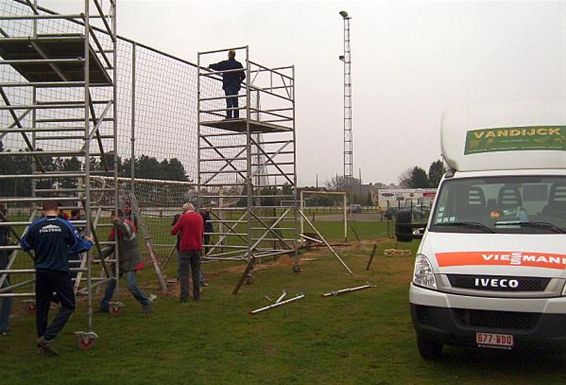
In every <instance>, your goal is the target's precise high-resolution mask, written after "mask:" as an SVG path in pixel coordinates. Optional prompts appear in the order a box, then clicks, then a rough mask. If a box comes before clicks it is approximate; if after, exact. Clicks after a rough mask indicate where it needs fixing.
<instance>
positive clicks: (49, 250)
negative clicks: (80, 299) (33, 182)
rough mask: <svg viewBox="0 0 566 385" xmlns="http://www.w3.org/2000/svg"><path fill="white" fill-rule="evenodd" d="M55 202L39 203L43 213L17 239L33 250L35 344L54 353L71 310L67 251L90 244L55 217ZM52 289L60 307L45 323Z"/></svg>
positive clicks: (72, 307) (84, 249)
mask: <svg viewBox="0 0 566 385" xmlns="http://www.w3.org/2000/svg"><path fill="white" fill-rule="evenodd" d="M58 214H59V206H58V205H57V203H56V202H54V201H46V202H44V203H43V217H42V218H40V219H38V220H36V221H35V222H33V223H32V224H31V225H30V227H29V228H28V231H27V232H26V233H25V235H24V236H23V237H22V239H21V242H20V244H21V246H22V249H24V250H25V251H28V250H31V249H33V251H34V254H35V300H36V327H37V336H38V340H37V347H38V348H39V351H40V352H46V353H51V354H53V355H57V354H58V353H57V351H56V350H55V349H54V348H53V346H52V345H51V343H52V341H53V339H54V338H55V337H56V336H57V334H58V333H59V332H60V331H61V329H63V327H64V326H65V324H66V323H67V320H68V319H69V317H70V316H71V314H73V311H74V310H75V294H74V292H73V285H72V283H71V275H70V272H69V261H68V256H69V252H72V253H81V252H84V251H87V250H89V249H90V248H91V247H92V241H91V240H90V239H85V238H84V237H82V236H81V235H80V234H79V232H78V231H77V229H76V228H75V227H74V226H73V225H72V224H71V223H70V222H68V221H67V220H65V219H62V218H58V217H57V215H58ZM53 292H55V293H56V294H57V296H58V298H59V300H60V302H61V309H60V310H59V312H58V313H57V315H56V316H55V319H54V320H53V322H51V324H50V325H49V326H47V321H48V316H49V306H50V303H51V298H52V294H53Z"/></svg>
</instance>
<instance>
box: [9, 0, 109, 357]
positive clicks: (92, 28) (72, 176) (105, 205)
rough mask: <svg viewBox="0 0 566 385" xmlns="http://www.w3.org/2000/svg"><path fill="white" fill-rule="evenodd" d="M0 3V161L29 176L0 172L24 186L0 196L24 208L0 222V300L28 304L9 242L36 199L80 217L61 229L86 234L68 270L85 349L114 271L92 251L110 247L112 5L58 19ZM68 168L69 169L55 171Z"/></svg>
mask: <svg viewBox="0 0 566 385" xmlns="http://www.w3.org/2000/svg"><path fill="white" fill-rule="evenodd" d="M3 3H4V4H3V7H2V14H1V15H0V34H1V37H0V57H1V61H0V74H1V75H0V76H1V78H0V97H1V99H2V102H3V104H2V105H0V113H2V114H4V115H3V119H2V125H1V126H0V140H1V141H2V142H3V146H0V147H3V148H0V162H11V163H10V164H12V163H13V164H14V165H16V164H22V162H23V163H25V162H26V161H27V162H30V163H31V169H30V170H29V172H24V171H23V169H21V168H20V169H18V168H17V167H16V166H14V167H12V170H13V171H12V173H7V174H6V173H5V174H2V175H0V183H9V182H10V181H14V180H17V181H23V183H28V184H30V186H31V188H30V189H29V191H30V193H29V194H27V193H26V194H16V191H14V196H12V197H6V196H4V197H0V201H1V202H3V203H5V204H7V205H8V207H13V208H22V207H29V211H28V212H29V213H30V215H29V217H27V218H18V217H15V218H4V221H0V226H3V227H9V228H10V229H11V230H10V231H11V232H12V234H13V236H12V238H15V240H17V241H18V242H14V244H12V245H4V246H0V251H7V252H9V263H8V267H7V268H6V269H4V270H0V283H4V282H7V280H8V279H10V281H11V284H10V285H8V286H7V287H2V286H0V287H2V289H0V296H4V297H5V296H12V297H20V298H33V297H34V290H33V284H34V278H33V277H34V276H33V274H34V269H33V263H32V260H31V258H30V256H28V255H27V254H25V253H22V252H21V248H20V245H19V235H21V234H23V233H25V231H26V230H27V227H28V226H29V225H30V224H31V223H32V222H33V221H34V219H36V218H38V217H39V215H40V208H41V204H42V202H44V201H48V200H55V201H57V202H58V203H59V205H60V209H62V210H72V209H75V210H76V209H79V210H81V212H82V213H84V215H83V216H82V219H80V220H72V221H71V222H72V223H73V224H74V225H75V226H77V227H78V228H79V229H82V230H83V231H84V234H86V235H92V236H93V237H94V240H95V245H96V247H95V248H93V250H91V251H90V252H88V253H85V255H83V256H82V258H81V260H80V265H79V266H77V267H74V268H72V269H71V271H72V272H74V274H73V275H75V278H74V287H75V292H76V294H77V295H83V296H85V297H86V302H87V320H88V321H87V322H88V325H87V328H86V330H85V331H81V332H77V334H78V336H79V344H80V346H81V347H82V348H90V347H92V346H93V344H94V341H95V338H96V334H95V333H94V326H93V311H92V310H93V308H92V305H93V291H94V289H95V287H97V286H100V285H102V284H104V283H105V282H107V281H108V280H110V279H114V278H112V276H114V277H116V276H117V273H118V263H117V260H118V256H117V254H116V256H115V257H114V258H112V259H107V260H106V261H105V260H101V259H100V257H99V256H100V251H101V250H100V249H101V248H102V247H104V246H107V245H108V246H109V245H113V246H115V244H114V242H112V241H105V240H103V235H106V234H107V233H108V230H109V229H110V228H111V227H112V224H111V223H110V221H109V220H108V211H110V210H116V209H117V179H116V178H117V174H116V167H115V165H116V161H117V158H116V153H117V151H116V148H117V121H116V120H117V119H116V117H117V108H116V52H117V51H116V4H115V1H113V0H111V1H109V2H106V3H104V6H103V3H101V2H100V1H99V0H84V10H82V11H81V12H80V13H76V14H67V15H60V14H56V13H54V12H52V11H49V10H47V9H45V8H41V7H39V6H38V4H37V0H35V1H30V0H26V1H20V0H12V1H6V0H3ZM73 162H74V164H75V167H60V166H61V165H65V164H72V163H73ZM5 164H6V165H7V164H8V163H5ZM103 177H104V178H108V177H112V178H113V183H106V182H104V180H105V179H103ZM14 183H15V182H14ZM26 191H27V190H26ZM15 213H16V211H13V210H12V211H8V216H11V215H14V216H16V215H17V214H15ZM101 233H103V235H102V234H101ZM104 239H106V238H105V237H104ZM4 286H6V285H4Z"/></svg>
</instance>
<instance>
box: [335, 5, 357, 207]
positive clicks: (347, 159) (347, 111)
mask: <svg viewBox="0 0 566 385" xmlns="http://www.w3.org/2000/svg"><path fill="white" fill-rule="evenodd" d="M339 14H340V16H342V20H344V54H343V55H340V56H339V57H338V58H339V59H340V60H341V61H342V62H343V63H344V180H343V184H344V190H345V191H347V190H348V187H350V190H351V191H350V195H351V196H352V199H353V195H354V191H353V189H354V183H353V177H354V175H353V171H354V138H353V135H352V55H351V50H350V20H351V19H352V18H351V17H350V16H349V15H348V12H346V11H340V13H339Z"/></svg>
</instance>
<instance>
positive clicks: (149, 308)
mask: <svg viewBox="0 0 566 385" xmlns="http://www.w3.org/2000/svg"><path fill="white" fill-rule="evenodd" d="M150 313H153V306H152V305H144V307H143V308H142V314H150Z"/></svg>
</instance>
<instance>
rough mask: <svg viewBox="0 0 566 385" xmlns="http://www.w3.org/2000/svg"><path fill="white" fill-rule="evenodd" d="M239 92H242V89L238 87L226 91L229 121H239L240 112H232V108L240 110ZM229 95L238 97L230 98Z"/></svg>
mask: <svg viewBox="0 0 566 385" xmlns="http://www.w3.org/2000/svg"><path fill="white" fill-rule="evenodd" d="M238 92H240V89H239V88H236V87H233V88H226V89H224V93H225V94H226V118H228V119H231V118H234V119H238V118H239V117H240V110H231V108H238V97H237V95H238ZM228 95H236V96H230V97H228Z"/></svg>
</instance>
